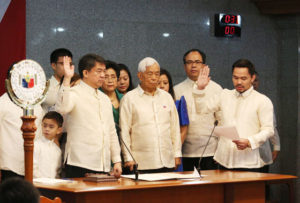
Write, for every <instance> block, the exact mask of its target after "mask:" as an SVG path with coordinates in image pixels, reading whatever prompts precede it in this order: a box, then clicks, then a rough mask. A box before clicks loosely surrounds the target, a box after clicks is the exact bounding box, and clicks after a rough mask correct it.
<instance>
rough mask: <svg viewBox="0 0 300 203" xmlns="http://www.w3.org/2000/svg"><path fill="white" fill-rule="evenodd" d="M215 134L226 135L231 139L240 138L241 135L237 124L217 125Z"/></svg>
mask: <svg viewBox="0 0 300 203" xmlns="http://www.w3.org/2000/svg"><path fill="white" fill-rule="evenodd" d="M214 134H215V135H216V136H218V137H221V136H222V137H225V138H228V139H230V140H239V139H240V136H239V134H238V132H237V130H236V127H235V126H217V127H216V128H215V131H214Z"/></svg>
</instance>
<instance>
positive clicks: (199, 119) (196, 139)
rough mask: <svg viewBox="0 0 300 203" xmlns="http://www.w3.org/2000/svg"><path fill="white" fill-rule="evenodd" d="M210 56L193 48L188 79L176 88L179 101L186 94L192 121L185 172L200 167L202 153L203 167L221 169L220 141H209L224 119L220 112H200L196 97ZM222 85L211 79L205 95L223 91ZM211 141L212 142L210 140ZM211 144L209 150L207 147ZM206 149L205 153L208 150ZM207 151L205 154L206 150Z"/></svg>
mask: <svg viewBox="0 0 300 203" xmlns="http://www.w3.org/2000/svg"><path fill="white" fill-rule="evenodd" d="M205 60H206V55H205V53H203V52H202V51H200V50H199V49H191V50H189V51H187V52H186V53H185V54H184V56H183V63H184V70H185V72H186V75H187V78H186V79H185V80H184V81H183V82H181V83H179V84H178V85H176V86H175V87H174V90H175V97H176V100H177V99H180V97H181V96H184V97H185V99H186V104H187V109H188V115H189V119H190V124H189V126H188V130H187V134H186V136H185V139H184V141H183V145H182V162H183V170H184V171H192V170H193V169H194V167H196V168H198V167H199V166H198V165H199V159H200V157H201V156H203V158H202V159H201V164H200V168H201V169H202V170H210V169H217V168H218V165H217V164H216V162H215V161H214V160H213V156H214V153H215V150H216V147H217V144H218V139H217V138H216V137H214V136H212V137H211V139H210V140H209V142H208V139H209V135H210V134H211V131H212V128H213V125H214V122H215V120H219V121H220V116H219V115H221V114H220V112H217V113H216V114H214V113H207V114H200V113H197V112H196V109H195V103H194V99H193V94H192V92H193V86H194V84H195V83H196V81H197V79H198V76H199V73H200V70H201V69H203V67H204V66H205ZM221 91H222V87H221V86H220V85H219V84H217V83H216V82H214V81H212V80H210V82H209V84H208V85H207V87H206V94H205V97H207V98H209V97H212V96H214V95H215V94H220V93H221ZM207 142H208V143H207ZM206 144H207V147H206V149H205V146H206ZM204 149H205V152H204ZM203 152H204V153H203Z"/></svg>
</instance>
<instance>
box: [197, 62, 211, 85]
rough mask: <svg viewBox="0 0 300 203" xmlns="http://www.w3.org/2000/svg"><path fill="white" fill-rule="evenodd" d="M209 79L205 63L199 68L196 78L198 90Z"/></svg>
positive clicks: (206, 83)
mask: <svg viewBox="0 0 300 203" xmlns="http://www.w3.org/2000/svg"><path fill="white" fill-rule="evenodd" d="M209 81H210V77H209V67H208V66H207V65H205V66H204V67H203V68H201V69H200V73H199V76H198V80H197V87H198V89H199V90H203V89H205V87H206V86H207V85H208V83H209Z"/></svg>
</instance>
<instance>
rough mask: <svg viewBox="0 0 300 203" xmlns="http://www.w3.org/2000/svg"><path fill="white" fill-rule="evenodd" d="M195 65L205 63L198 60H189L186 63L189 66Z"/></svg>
mask: <svg viewBox="0 0 300 203" xmlns="http://www.w3.org/2000/svg"><path fill="white" fill-rule="evenodd" d="M193 63H195V64H196V65H200V64H203V62H202V61H200V60H196V61H192V60H188V61H185V64H187V65H191V64H193Z"/></svg>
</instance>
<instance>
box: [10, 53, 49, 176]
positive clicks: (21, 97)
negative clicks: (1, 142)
mask: <svg viewBox="0 0 300 203" xmlns="http://www.w3.org/2000/svg"><path fill="white" fill-rule="evenodd" d="M5 87H6V91H7V93H8V95H9V98H10V99H11V100H12V101H13V102H14V103H15V104H16V105H17V106H19V107H21V108H22V109H23V116H22V117H21V119H22V121H23V124H22V127H21V130H22V132H23V139H24V165H25V179H26V180H28V181H29V182H32V179H33V148H34V137H35V131H36V129H37V128H36V125H35V122H34V121H35V119H36V116H34V106H35V105H37V104H39V103H41V102H42V101H43V100H44V99H45V96H46V93H47V91H48V88H49V81H46V75H45V72H44V70H43V68H42V67H41V66H40V65H39V64H38V63H37V62H35V61H33V60H30V59H26V60H22V61H20V62H18V63H16V64H15V65H13V67H12V69H11V70H10V72H9V74H8V78H7V79H6V80H5Z"/></svg>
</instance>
